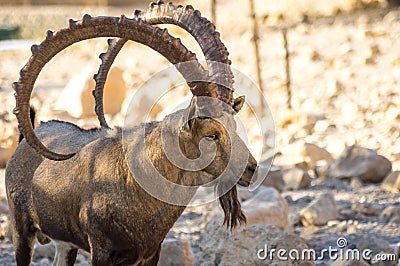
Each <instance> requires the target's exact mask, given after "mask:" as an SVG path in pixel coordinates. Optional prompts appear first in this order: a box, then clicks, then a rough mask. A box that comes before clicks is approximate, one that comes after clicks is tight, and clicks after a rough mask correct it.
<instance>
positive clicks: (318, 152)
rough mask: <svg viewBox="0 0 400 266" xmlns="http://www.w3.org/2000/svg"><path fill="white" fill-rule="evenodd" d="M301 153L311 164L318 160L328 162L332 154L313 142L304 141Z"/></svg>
mask: <svg viewBox="0 0 400 266" xmlns="http://www.w3.org/2000/svg"><path fill="white" fill-rule="evenodd" d="M303 154H304V156H306V157H308V158H309V159H310V162H311V163H312V164H313V165H315V164H316V163H317V162H319V161H327V162H330V161H332V160H333V157H332V155H331V154H330V153H329V152H328V151H327V150H325V149H324V148H321V147H319V146H318V145H316V144H313V143H304V151H303Z"/></svg>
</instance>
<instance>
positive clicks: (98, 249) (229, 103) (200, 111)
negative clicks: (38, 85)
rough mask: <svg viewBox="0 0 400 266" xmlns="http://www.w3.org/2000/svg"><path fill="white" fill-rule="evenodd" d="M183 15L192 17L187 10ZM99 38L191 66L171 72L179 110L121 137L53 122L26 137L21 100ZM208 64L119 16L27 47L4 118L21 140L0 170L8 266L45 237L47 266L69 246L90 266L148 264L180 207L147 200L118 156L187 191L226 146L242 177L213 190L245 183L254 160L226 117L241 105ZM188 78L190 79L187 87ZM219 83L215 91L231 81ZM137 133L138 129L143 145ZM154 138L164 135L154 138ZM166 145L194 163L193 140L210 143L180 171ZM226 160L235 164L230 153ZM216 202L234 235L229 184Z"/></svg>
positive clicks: (236, 205)
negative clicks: (177, 84)
mask: <svg viewBox="0 0 400 266" xmlns="http://www.w3.org/2000/svg"><path fill="white" fill-rule="evenodd" d="M185 10H189V11H190V12H192V13H193V10H192V9H191V8H186V9H185ZM203 22H205V21H203ZM188 24H189V23H188ZM200 32H201V31H200ZM106 36H111V37H118V38H122V39H128V40H133V41H137V42H140V43H142V44H145V45H147V46H149V47H151V48H153V49H154V50H156V51H158V52H160V53H161V54H163V55H164V56H165V57H166V58H167V59H168V60H169V61H170V62H172V63H174V64H175V63H180V62H186V61H193V64H192V63H191V64H189V65H182V66H181V67H180V66H179V65H178V66H177V68H178V70H179V71H180V72H181V73H182V75H183V76H184V77H185V79H186V80H187V81H188V84H189V86H190V87H191V91H192V93H193V95H194V97H193V98H192V101H191V103H190V105H189V107H188V108H186V109H184V110H180V111H177V112H175V113H173V114H171V115H169V116H167V117H166V118H165V119H164V120H163V121H161V122H151V123H147V124H142V125H139V126H137V127H134V128H130V129H127V130H124V136H122V129H120V128H115V129H108V128H106V127H102V128H100V129H93V130H83V129H81V128H79V127H77V126H75V125H73V124H70V123H66V122H61V121H50V122H46V123H42V124H41V125H40V127H39V128H38V129H36V130H33V127H32V124H31V122H30V119H29V118H30V117H29V116H30V115H29V108H30V106H29V101H30V95H31V92H32V89H33V85H34V83H35V80H36V78H37V76H38V74H39V73H40V71H41V69H42V67H43V66H44V65H45V64H46V63H47V62H48V61H49V60H50V59H51V58H52V57H53V56H54V55H56V54H57V53H58V52H60V51H61V50H62V49H64V48H66V47H68V46H69V45H71V44H73V43H75V42H77V41H81V40H85V39H90V38H95V37H106ZM207 38H210V39H213V38H218V36H217V35H212V36H207ZM205 43H207V42H205ZM219 49H220V47H212V42H210V45H209V47H205V49H203V51H204V50H206V51H209V52H210V54H211V55H213V54H214V55H215V57H219V56H221V54H222V57H225V58H226V57H227V52H226V50H219ZM209 60H210V63H209V70H208V71H206V70H204V69H203V68H202V66H201V65H200V64H199V63H198V62H197V59H196V56H195V55H194V54H193V53H191V52H190V51H188V50H187V49H186V48H185V47H184V46H183V45H182V44H181V43H180V41H179V40H178V39H175V38H173V37H172V36H170V35H169V34H168V33H167V31H165V30H161V29H158V28H154V27H152V26H150V25H149V24H147V23H145V22H143V21H142V20H141V19H138V18H135V19H127V18H125V17H124V16H121V18H114V17H97V18H91V17H90V16H88V15H85V16H84V17H83V19H82V20H81V21H79V22H76V21H72V20H71V21H70V26H69V28H66V29H62V30H60V31H58V32H56V33H54V34H53V33H52V32H48V33H47V38H46V40H45V41H44V42H42V43H41V44H40V45H38V46H33V47H32V56H31V58H30V59H29V61H28V63H27V64H26V66H25V67H24V68H23V69H22V70H21V72H20V79H19V81H18V82H16V83H14V89H15V91H16V93H15V96H16V101H17V106H16V108H15V109H14V113H15V114H16V116H17V119H18V122H19V128H20V130H21V133H22V134H23V135H24V137H25V139H24V140H23V141H22V142H21V143H20V145H19V146H18V148H17V150H16V151H15V153H14V155H13V156H12V158H11V159H10V161H9V162H8V164H7V168H6V189H7V197H8V202H9V205H10V210H11V214H12V227H13V241H14V247H15V254H16V261H17V265H29V264H30V260H31V254H32V248H33V244H34V239H35V237H37V238H38V240H39V241H40V242H42V243H46V242H48V241H49V239H52V240H54V242H55V244H56V256H55V261H54V264H55V265H73V264H74V262H75V259H76V254H77V250H78V249H84V250H86V251H89V252H91V256H92V264H93V265H132V264H133V265H156V264H157V261H158V257H159V252H160V246H161V243H162V241H163V239H164V238H165V236H166V234H167V232H168V231H169V229H170V228H171V227H172V226H173V224H174V222H175V221H176V220H177V219H178V217H179V216H180V215H181V213H182V212H183V210H184V209H185V204H181V205H174V204H170V203H168V202H163V201H161V200H159V199H157V198H155V197H153V196H152V195H149V193H148V192H147V191H146V190H145V189H144V188H143V187H142V186H141V185H140V184H139V183H138V182H137V178H139V177H138V176H134V175H133V174H132V171H131V169H130V168H129V161H127V159H128V160H131V161H133V163H135V164H136V165H137V167H138V169H139V172H140V174H141V178H143V177H148V178H149V179H152V178H153V177H154V175H155V172H154V170H151V169H150V168H147V166H148V165H147V164H146V162H144V161H143V160H142V159H143V158H144V157H146V156H148V162H147V163H150V164H151V165H153V166H154V169H155V170H156V171H158V172H159V173H160V174H161V175H162V176H163V177H164V178H165V179H166V180H168V181H171V182H172V183H175V184H178V185H186V186H193V185H199V184H202V183H204V182H209V181H211V180H213V179H216V178H217V177H218V176H220V175H221V174H222V173H223V172H224V171H225V169H226V168H227V167H226V166H227V165H228V164H229V160H230V159H231V156H232V155H233V154H231V149H232V147H236V149H237V150H238V151H240V154H242V155H243V154H245V155H246V156H245V157H246V159H247V161H246V162H245V165H246V167H245V169H244V170H243V171H240V170H241V169H236V168H235V167H233V168H229V169H228V173H227V174H226V175H225V176H228V177H231V180H225V179H224V180H222V181H221V183H220V184H219V185H218V191H223V190H222V188H224V187H225V186H227V185H226V184H229V183H232V180H235V178H239V181H238V183H239V184H240V185H243V186H248V185H249V183H250V181H251V178H252V176H253V174H254V171H255V169H256V166H257V163H256V161H255V159H254V158H253V156H252V155H251V154H250V152H249V150H248V149H247V147H246V146H245V144H244V143H243V141H242V140H241V139H240V138H239V136H238V135H237V134H236V133H235V130H236V125H235V121H234V119H233V118H234V117H233V116H234V114H235V113H236V112H238V111H239V110H240V108H241V107H242V105H243V101H244V99H243V98H242V97H239V98H237V99H233V92H232V88H231V87H230V86H227V85H218V84H215V82H214V81H216V77H223V78H226V79H228V80H229V82H230V79H232V75H231V72H230V71H229V70H230V69H229V66H228V67H226V69H220V68H217V69H215V67H214V65H213V64H212V63H211V61H212V60H213V57H210V58H209ZM225 71H226V72H225ZM209 73H210V74H209ZM193 77H196V79H195V80H199V81H192V80H194V79H193ZM229 82H228V83H223V84H230V85H231V84H232V83H233V82H231V83H229ZM204 97H208V98H213V99H218V101H222V102H223V103H224V104H222V103H215V101H217V100H213V101H212V102H213V103H212V104H207V105H206V104H205V103H204V102H203V100H202V99H203V98H204ZM100 102H101V101H100ZM204 110H205V111H206V113H213V114H214V115H216V119H213V118H210V117H206V116H204ZM217 120H218V121H217ZM140 131H143V132H145V135H144V139H143V138H142V135H141V134H139V132H140ZM163 131H165V132H166V133H167V134H166V135H165V136H164V139H163V138H162V134H163V133H162V132H163ZM169 138H170V139H171V141H174V139H175V138H176V139H177V140H178V147H177V148H178V150H179V151H180V152H182V153H183V155H184V156H185V157H187V158H190V159H196V158H198V157H199V156H201V150H200V148H199V145H200V143H201V142H202V143H204V141H205V142H206V143H207V145H211V146H212V145H214V147H215V156H214V159H213V160H212V162H211V163H210V164H209V165H207V166H206V167H204V168H203V169H200V170H196V171H190V170H184V169H181V168H179V167H177V166H176V165H175V164H173V163H172V162H170V161H169V159H168V158H167V156H166V154H165V152H164V149H163V143H162V142H163V141H166V142H168V141H169ZM123 139H124V141H123ZM143 143H144V144H145V145H143ZM50 150H52V151H50ZM42 156H43V157H45V158H43V157H42ZM232 157H233V159H232V160H235V156H232ZM239 157H240V156H239ZM141 163H143V165H140V164H141ZM233 165H237V164H236V163H234V164H233ZM134 173H137V172H136V171H134ZM228 187H229V185H228ZM160 190H164V193H165V192H166V193H167V194H174V192H175V191H173V190H169V191H168V188H167V191H165V190H166V189H164V187H160ZM194 193H195V189H192V190H189V191H188V193H187V194H185V195H178V196H180V197H181V198H182V199H183V203H186V204H187V203H188V202H189V201H190V199H191V197H192V196H193V195H194ZM221 194H222V193H221ZM219 200H220V204H221V207H222V209H223V210H224V213H225V219H224V223H225V224H227V226H230V227H231V228H234V227H235V226H237V225H238V223H243V222H245V216H244V214H243V213H242V211H241V207H240V202H239V201H238V199H237V195H236V187H235V186H233V187H232V188H230V187H229V191H228V193H226V194H224V195H221V197H220V199H219Z"/></svg>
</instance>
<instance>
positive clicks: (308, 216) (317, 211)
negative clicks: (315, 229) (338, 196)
mask: <svg viewBox="0 0 400 266" xmlns="http://www.w3.org/2000/svg"><path fill="white" fill-rule="evenodd" d="M300 216H301V222H302V224H303V225H304V226H310V225H317V226H320V225H325V224H327V222H328V221H330V220H336V219H337V218H338V216H339V213H338V210H337V207H336V202H335V198H334V197H333V194H332V193H326V194H322V195H321V196H320V197H318V198H317V199H315V200H313V201H312V202H311V203H310V204H309V205H308V206H307V207H305V208H304V209H303V210H301V212H300Z"/></svg>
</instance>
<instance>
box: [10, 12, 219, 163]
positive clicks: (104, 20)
mask: <svg viewBox="0 0 400 266" xmlns="http://www.w3.org/2000/svg"><path fill="white" fill-rule="evenodd" d="M97 37H119V38H125V39H129V40H132V41H136V42H139V43H142V44H144V45H147V46H149V47H150V48H152V49H154V50H156V51H157V52H159V53H161V54H163V55H165V56H166V57H167V59H168V60H169V61H170V62H171V63H172V64H177V63H180V62H183V61H194V64H182V67H181V68H180V69H179V71H180V72H181V73H182V74H183V76H184V77H185V78H188V79H189V80H190V77H191V76H192V75H193V74H195V75H203V76H204V77H207V73H206V72H205V71H204V69H203V68H202V66H201V65H200V64H199V63H198V62H197V58H196V55H195V54H194V53H192V52H190V51H189V50H188V49H187V48H186V47H185V46H183V44H182V43H181V41H180V40H179V39H176V38H174V37H172V36H171V35H169V34H168V32H167V30H165V29H164V30H161V29H159V28H157V27H152V26H151V25H149V24H147V23H145V22H143V21H142V20H141V19H127V18H126V17H125V16H123V15H122V16H121V17H120V18H119V17H96V18H92V17H91V16H90V15H84V16H83V19H82V20H81V21H74V20H70V22H69V27H68V28H64V29H61V30H59V31H58V32H56V33H53V32H51V31H48V32H47V36H46V39H45V40H44V41H43V42H42V43H41V44H39V45H32V47H31V50H32V56H31V57H30V58H29V61H28V63H27V64H26V65H25V66H24V67H23V68H22V70H21V71H20V78H19V80H18V82H14V83H13V88H14V90H15V94H14V95H15V98H16V102H17V103H16V107H15V108H14V111H13V113H14V114H15V115H16V116H17V120H18V123H19V125H18V127H19V129H20V131H21V133H22V134H23V135H24V136H25V138H26V140H27V142H28V143H29V144H30V145H31V146H32V147H33V148H34V149H35V150H36V151H37V152H39V153H40V154H41V155H43V156H44V157H46V158H48V159H51V160H66V159H68V158H71V157H72V156H74V154H58V153H55V152H52V151H50V150H48V149H47V148H46V147H45V146H44V145H43V144H42V143H41V142H40V140H39V139H38V138H37V136H36V134H35V132H34V131H33V127H32V124H31V122H30V119H29V101H30V97H31V94H32V90H33V86H34V83H35V81H36V79H37V77H38V75H39V73H40V71H41V69H42V68H43V66H44V65H45V64H46V63H47V62H49V61H50V59H51V58H52V57H54V56H55V55H56V54H57V53H59V52H60V51H62V50H63V49H65V48H66V47H68V46H70V45H72V44H74V43H76V42H79V41H82V40H86V39H92V38H97ZM211 89H212V87H210V86H203V87H201V86H198V87H196V90H197V91H196V93H197V94H199V95H212V94H215V93H216V92H212V91H210V90H211Z"/></svg>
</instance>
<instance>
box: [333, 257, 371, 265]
mask: <svg viewBox="0 0 400 266" xmlns="http://www.w3.org/2000/svg"><path fill="white" fill-rule="evenodd" d="M330 265H331V266H368V265H369V264H368V263H367V262H366V261H365V260H364V259H362V258H360V259H354V258H349V259H347V258H343V259H342V258H338V259H337V260H335V261H334V262H332V264H330Z"/></svg>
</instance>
